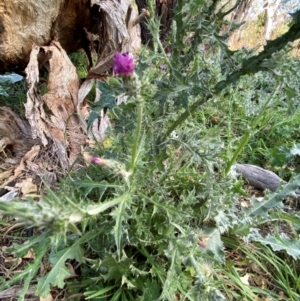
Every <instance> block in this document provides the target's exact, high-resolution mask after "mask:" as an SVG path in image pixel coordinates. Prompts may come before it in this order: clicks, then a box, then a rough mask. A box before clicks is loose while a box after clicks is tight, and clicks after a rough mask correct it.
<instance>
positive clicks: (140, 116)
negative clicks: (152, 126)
mask: <svg viewBox="0 0 300 301" xmlns="http://www.w3.org/2000/svg"><path fill="white" fill-rule="evenodd" d="M143 110H144V101H143V99H141V97H140V96H138V99H137V125H136V130H135V135H134V141H133V146H132V153H131V163H130V168H129V170H130V171H131V172H134V170H135V165H136V161H137V159H138V156H139V151H138V150H139V142H140V136H141V132H142V124H143Z"/></svg>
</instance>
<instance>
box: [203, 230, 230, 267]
mask: <svg viewBox="0 0 300 301" xmlns="http://www.w3.org/2000/svg"><path fill="white" fill-rule="evenodd" d="M199 240H201V241H202V243H204V245H205V247H204V248H205V250H206V251H210V252H211V253H212V254H213V255H214V257H215V259H216V260H218V261H220V262H223V261H224V245H223V242H222V240H221V235H220V231H219V230H218V229H217V228H206V229H203V230H201V233H200V237H199Z"/></svg>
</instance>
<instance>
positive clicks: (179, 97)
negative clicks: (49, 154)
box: [0, 0, 300, 301]
mask: <svg viewBox="0 0 300 301" xmlns="http://www.w3.org/2000/svg"><path fill="white" fill-rule="evenodd" d="M217 2H218V1H211V2H207V1H199V0H194V1H189V2H186V1H178V3H177V6H176V8H175V17H174V21H173V26H172V32H171V36H170V41H172V47H173V52H172V54H171V56H168V55H166V54H165V51H164V45H162V43H161V41H160V40H159V23H158V20H156V19H155V18H151V19H150V20H149V29H150V31H151V32H152V35H153V44H154V49H153V50H149V49H143V50H142V52H141V53H140V56H139V59H138V62H137V66H136V69H135V71H136V74H134V75H133V76H131V77H129V78H112V79H110V80H108V81H107V82H101V83H99V88H100V89H101V91H102V95H101V101H99V103H97V104H96V105H95V107H94V108H93V109H94V115H93V116H92V117H91V120H90V122H91V121H93V120H94V118H95V117H96V116H98V115H97V112H99V111H100V109H102V108H104V107H105V108H107V109H108V110H109V116H110V117H111V118H112V119H113V120H114V123H115V126H114V127H113V128H112V129H110V131H109V135H110V139H111V141H112V142H111V146H110V148H104V147H101V146H99V149H97V150H93V151H94V152H95V153H94V155H95V156H96V155H97V156H99V158H98V161H97V162H96V163H97V164H98V165H97V164H91V165H89V166H87V167H86V168H84V169H82V170H80V171H77V172H75V173H73V174H71V175H70V176H69V178H67V179H65V180H64V181H62V184H61V187H60V188H59V189H58V191H55V192H53V191H51V190H50V191H49V192H48V194H47V195H46V196H43V197H42V199H41V200H40V201H39V202H37V201H35V200H26V202H24V201H23V200H14V201H12V202H9V203H5V202H0V210H1V211H2V212H3V213H4V214H6V215H8V216H10V217H13V218H17V220H18V223H19V224H21V225H25V226H28V227H36V228H37V229H38V230H39V231H40V232H37V233H40V234H36V236H33V237H32V238H31V239H30V241H29V243H28V245H27V247H28V248H29V247H32V248H34V249H35V252H37V253H39V252H41V253H40V254H42V255H44V254H45V253H46V250H47V251H49V254H48V256H47V260H48V261H49V263H50V264H51V269H50V270H49V271H47V274H46V275H44V276H43V277H39V278H38V282H37V287H36V293H37V294H38V295H42V296H46V295H47V294H48V293H49V291H50V290H51V287H58V288H63V287H65V286H66V288H67V289H68V290H69V291H70V292H72V293H81V294H83V295H84V296H85V297H86V299H87V300H103V301H105V300H128V301H129V300H149V301H151V300H153V301H154V300H170V301H171V300H174V299H175V300H176V299H177V300H204V301H205V300H209V301H210V300H228V297H230V298H231V300H238V299H239V300H241V299H242V300H255V299H256V298H258V297H259V296H260V295H263V296H266V295H267V296H271V297H274V295H275V294H274V293H271V292H267V293H265V292H262V290H261V289H259V288H254V287H252V286H247V285H246V284H245V283H243V282H242V281H241V279H240V276H239V273H238V268H236V267H235V266H234V264H233V263H232V262H231V261H230V260H228V258H227V257H226V251H228V249H229V248H231V249H234V248H235V247H236V245H234V244H231V245H230V244H228V241H230V240H233V241H238V242H239V243H238V244H237V245H238V246H237V247H239V244H240V245H241V246H242V245H243V243H242V240H244V241H246V242H249V241H257V242H260V243H261V244H265V245H270V246H272V247H273V249H274V250H275V251H278V250H281V251H284V252H287V253H288V254H289V255H291V256H292V257H293V258H294V259H297V260H298V259H299V255H300V254H299V252H298V251H297V247H298V245H299V240H298V237H297V236H296V235H293V239H292V238H288V237H286V236H284V235H283V234H279V235H277V234H276V235H274V234H270V235H269V236H266V237H265V236H263V235H262V233H261V228H260V227H261V226H262V225H264V224H265V223H268V222H274V221H279V220H283V221H286V222H287V223H289V224H290V225H291V228H292V229H294V232H296V229H299V225H300V221H299V217H298V216H297V214H294V215H292V214H288V213H287V212H286V210H287V207H286V206H285V205H284V204H283V200H284V199H286V198H287V197H288V196H290V195H293V194H294V191H295V189H296V188H297V187H298V186H299V185H300V178H299V176H295V177H293V178H292V179H291V180H290V182H289V183H287V184H286V185H283V186H282V187H281V188H280V189H279V190H278V191H277V192H274V193H268V194H266V196H265V198H264V199H263V200H262V201H259V200H257V199H253V200H251V203H250V204H249V207H248V208H243V207H242V208H241V205H240V202H239V196H240V192H241V187H240V186H241V185H240V182H239V181H238V180H236V179H235V178H233V177H231V176H230V172H229V171H230V170H231V168H232V166H233V165H234V163H235V162H236V160H237V159H240V158H243V159H245V160H247V159H248V158H249V157H250V156H251V154H249V152H250V151H251V149H253V148H254V143H255V139H257V137H259V138H261V139H263V138H264V137H267V134H266V133H264V130H265V129H266V127H268V126H270V125H271V127H273V132H274V131H275V127H276V122H275V120H276V118H275V117H274V116H273V115H274V112H278V114H279V115H280V116H281V118H286V119H285V122H287V120H288V118H289V116H296V114H297V110H298V105H299V103H298V102H297V101H298V100H297V95H299V92H300V91H299V85H298V84H297V83H299V74H298V71H297V68H298V65H297V62H295V61H293V60H288V59H287V55H286V54H285V51H284V50H282V49H283V48H284V43H285V42H286V39H287V36H285V37H284V38H280V39H279V40H278V41H277V44H276V43H275V42H270V43H268V45H267V46H266V48H265V50H264V51H263V52H261V53H260V54H258V55H254V54H253V53H252V52H251V51H249V52H245V51H244V50H240V51H237V52H232V51H230V50H228V49H227V46H226V39H227V35H226V36H221V35H220V34H219V33H220V29H221V27H222V24H223V20H222V16H224V14H225V13H226V12H222V11H218V10H216V7H218V6H217ZM152 4H153V3H152ZM295 24H296V25H295ZM295 24H294V25H293V26H294V27H292V31H291V33H290V38H291V39H293V38H295V37H296V36H297V34H296V31H295V28H296V29H297V28H298V27H297V26H298V25H297V23H295ZM170 41H167V42H170ZM278 62H279V63H278ZM162 65H163V66H164V68H160V66H162ZM121 94H124V95H125V96H127V102H126V103H122V104H121V105H119V106H116V102H115V97H116V96H118V95H121ZM277 118H278V116H277ZM292 118H293V117H292ZM272 122H273V123H272ZM283 122H284V121H283ZM277 133H280V131H279V130H277ZM259 135H260V136H259ZM264 135H265V136H264ZM281 137H282V136H281ZM278 141H281V139H278ZM277 146H278V144H277ZM259 147H261V146H260V145H258V146H257V148H259ZM249 149H250V151H249ZM291 153H293V155H295V156H297V155H298V154H299V153H298V146H297V145H295V146H294V147H293V148H292V149H291ZM100 157H101V158H100ZM39 235H41V236H39ZM41 242H43V243H42V244H41ZM226 242H227V244H226ZM23 247H24V246H23ZM225 247H226V248H225ZM18 248H19V246H14V247H13V248H12V249H13V250H14V249H15V250H16V251H17V250H18ZM19 252H20V251H19ZM19 255H20V254H19ZM36 260H37V261H36V262H35V264H34V268H33V270H32V272H30V273H31V274H30V276H29V278H26V277H27V276H28V273H29V269H28V270H27V268H26V270H24V271H23V273H22V274H19V275H17V276H16V277H15V278H14V280H13V281H10V282H9V283H8V284H7V283H5V279H2V280H3V281H2V284H1V286H0V289H2V288H4V287H6V286H7V285H11V284H12V283H16V282H20V281H24V283H25V285H26V286H25V287H28V285H29V282H30V281H31V279H32V278H33V277H34V275H36V273H37V267H38V265H39V264H40V262H41V258H40V257H39V258H37V259H36ZM69 264H71V265H72V264H74V266H77V270H76V273H77V274H78V275H79V277H80V281H81V280H82V283H79V282H80V281H79V280H77V281H78V282H76V281H74V280H71V279H68V276H69V275H70V271H69V270H68V265H69ZM220 270H221V271H220ZM28 279H29V280H28ZM283 289H285V290H287V288H286V287H285V288H283ZM19 300H24V295H22V296H21V297H20V298H19Z"/></svg>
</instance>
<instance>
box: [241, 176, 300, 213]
mask: <svg viewBox="0 0 300 301" xmlns="http://www.w3.org/2000/svg"><path fill="white" fill-rule="evenodd" d="M299 186H300V175H297V176H296V177H295V178H293V179H291V180H290V182H289V183H287V184H286V185H284V186H283V187H282V188H281V189H280V190H279V191H278V190H277V191H276V192H274V193H270V194H267V195H266V196H265V197H264V199H263V201H258V200H257V199H254V200H252V207H250V208H243V211H244V212H245V214H246V216H248V217H250V216H251V217H253V216H262V217H264V218H269V213H268V212H269V210H271V209H273V208H283V203H282V201H283V200H285V199H286V198H287V197H288V196H290V195H293V194H294V193H295V190H296V189H297V188H298V187H299Z"/></svg>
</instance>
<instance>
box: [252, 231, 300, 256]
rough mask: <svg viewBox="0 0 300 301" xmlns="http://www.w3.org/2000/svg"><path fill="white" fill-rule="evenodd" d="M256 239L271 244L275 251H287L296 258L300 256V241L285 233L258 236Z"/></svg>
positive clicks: (264, 243)
mask: <svg viewBox="0 0 300 301" xmlns="http://www.w3.org/2000/svg"><path fill="white" fill-rule="evenodd" d="M256 241H258V242H260V243H262V244H263V245H269V246H270V247H271V248H272V249H273V250H274V251H286V252H287V254H289V255H290V256H292V257H293V258H294V259H295V260H298V259H299V258H300V241H299V240H295V239H290V238H289V237H288V236H287V235H286V234H285V233H281V234H279V235H275V236H272V235H270V234H269V235H268V236H267V237H262V236H260V237H256Z"/></svg>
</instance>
